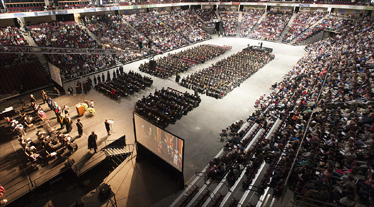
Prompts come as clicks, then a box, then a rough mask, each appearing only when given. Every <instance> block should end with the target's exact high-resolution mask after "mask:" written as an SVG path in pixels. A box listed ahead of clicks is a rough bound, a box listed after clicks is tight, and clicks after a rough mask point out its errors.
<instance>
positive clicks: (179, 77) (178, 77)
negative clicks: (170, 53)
mask: <svg viewBox="0 0 374 207" xmlns="http://www.w3.org/2000/svg"><path fill="white" fill-rule="evenodd" d="M180 79H181V76H180V75H179V73H177V76H176V77H175V82H177V83H179V80H180Z"/></svg>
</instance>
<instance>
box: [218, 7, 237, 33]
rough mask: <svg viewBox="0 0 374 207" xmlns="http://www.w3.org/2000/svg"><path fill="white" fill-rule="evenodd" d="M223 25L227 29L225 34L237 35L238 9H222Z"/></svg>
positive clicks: (220, 13)
mask: <svg viewBox="0 0 374 207" xmlns="http://www.w3.org/2000/svg"><path fill="white" fill-rule="evenodd" d="M219 15H220V16H221V21H222V26H223V29H224V30H225V32H224V36H236V31H237V26H238V16H239V12H237V11H220V12H219Z"/></svg>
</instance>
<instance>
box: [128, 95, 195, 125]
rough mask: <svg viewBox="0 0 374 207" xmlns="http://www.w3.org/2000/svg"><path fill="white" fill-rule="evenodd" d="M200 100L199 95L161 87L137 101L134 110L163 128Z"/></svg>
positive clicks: (184, 113) (185, 113) (179, 117)
mask: <svg viewBox="0 0 374 207" xmlns="http://www.w3.org/2000/svg"><path fill="white" fill-rule="evenodd" d="M200 102H201V99H200V96H194V95H193V94H189V93H188V92H185V93H182V92H180V91H177V90H174V89H172V88H167V89H164V88H162V89H161V90H157V89H156V90H155V92H154V94H149V96H147V97H145V96H143V98H142V99H140V100H139V101H137V102H136V104H135V112H136V113H138V114H139V115H141V116H143V117H144V118H146V119H147V120H148V121H150V122H151V123H154V124H155V125H156V126H159V127H161V128H165V127H167V126H168V125H169V124H174V123H175V122H176V121H177V120H178V119H181V118H182V116H183V115H187V113H188V112H189V111H191V110H192V109H193V108H196V107H198V106H199V104H200Z"/></svg>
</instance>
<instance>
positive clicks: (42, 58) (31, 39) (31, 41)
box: [22, 31, 49, 74]
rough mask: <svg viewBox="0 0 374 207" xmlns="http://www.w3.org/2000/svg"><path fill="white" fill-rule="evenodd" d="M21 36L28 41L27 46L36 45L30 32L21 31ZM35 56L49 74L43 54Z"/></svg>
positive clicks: (45, 57) (36, 49)
mask: <svg viewBox="0 0 374 207" xmlns="http://www.w3.org/2000/svg"><path fill="white" fill-rule="evenodd" d="M22 34H23V37H24V38H25V40H26V41H27V42H28V43H29V46H34V47H38V45H37V44H36V43H35V41H34V39H33V38H32V37H31V35H30V33H28V32H24V31H22ZM34 50H35V51H39V50H40V49H38V48H35V49H34ZM35 55H36V57H38V59H39V61H40V63H41V64H42V65H43V68H44V70H45V71H46V72H47V74H49V67H48V58H47V56H46V55H44V54H39V53H36V54H35Z"/></svg>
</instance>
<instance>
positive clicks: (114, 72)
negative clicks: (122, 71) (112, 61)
mask: <svg viewBox="0 0 374 207" xmlns="http://www.w3.org/2000/svg"><path fill="white" fill-rule="evenodd" d="M113 79H116V71H115V70H113Z"/></svg>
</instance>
